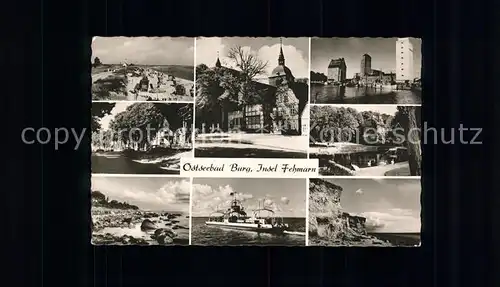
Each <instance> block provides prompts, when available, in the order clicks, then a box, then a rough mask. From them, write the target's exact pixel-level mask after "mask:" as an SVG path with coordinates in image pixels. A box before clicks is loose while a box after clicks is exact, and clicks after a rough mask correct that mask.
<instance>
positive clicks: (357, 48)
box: [311, 38, 422, 78]
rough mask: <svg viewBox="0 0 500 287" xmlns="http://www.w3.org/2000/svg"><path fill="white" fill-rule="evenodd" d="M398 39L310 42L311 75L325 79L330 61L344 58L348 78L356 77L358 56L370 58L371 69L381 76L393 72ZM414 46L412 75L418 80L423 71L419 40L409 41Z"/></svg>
mask: <svg viewBox="0 0 500 287" xmlns="http://www.w3.org/2000/svg"><path fill="white" fill-rule="evenodd" d="M396 40H397V38H312V39H311V71H314V72H319V73H323V74H325V75H326V71H327V68H328V64H329V63H330V60H331V59H338V58H344V59H345V62H346V66H347V78H352V77H353V76H354V74H355V73H359V71H360V66H361V56H362V55H363V54H368V55H370V56H371V57H372V69H375V70H382V71H384V72H391V71H392V72H395V71H396ZM410 41H411V43H412V44H413V63H414V75H415V77H419V76H420V75H421V68H422V55H421V45H422V40H420V39H417V38H410Z"/></svg>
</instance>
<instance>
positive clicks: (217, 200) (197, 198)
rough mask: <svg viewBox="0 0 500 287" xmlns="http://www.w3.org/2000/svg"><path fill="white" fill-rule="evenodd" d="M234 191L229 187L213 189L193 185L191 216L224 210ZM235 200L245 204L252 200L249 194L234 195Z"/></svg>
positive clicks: (203, 185) (202, 185)
mask: <svg viewBox="0 0 500 287" xmlns="http://www.w3.org/2000/svg"><path fill="white" fill-rule="evenodd" d="M234 192H235V191H234V189H233V188H232V187H231V186H230V185H225V186H219V187H217V188H213V187H211V186H209V185H206V184H193V215H195V216H207V215H209V214H210V213H212V212H214V211H216V210H219V209H222V208H225V206H226V205H228V204H229V203H230V202H231V200H232V198H233V195H231V194H233V193H234ZM236 198H237V199H238V200H240V201H242V202H245V201H247V200H249V199H252V198H253V195H251V194H244V193H238V192H237V193H236Z"/></svg>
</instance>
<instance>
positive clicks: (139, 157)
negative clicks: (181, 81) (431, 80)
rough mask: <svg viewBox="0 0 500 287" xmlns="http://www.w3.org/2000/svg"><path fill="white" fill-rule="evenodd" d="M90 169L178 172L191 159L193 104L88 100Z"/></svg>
mask: <svg viewBox="0 0 500 287" xmlns="http://www.w3.org/2000/svg"><path fill="white" fill-rule="evenodd" d="M91 127H92V145H91V147H92V156H91V163H92V173H96V174H180V160H181V158H184V157H187V158H189V157H191V158H192V157H193V142H192V139H193V104H189V103H158V102H94V103H92V123H91Z"/></svg>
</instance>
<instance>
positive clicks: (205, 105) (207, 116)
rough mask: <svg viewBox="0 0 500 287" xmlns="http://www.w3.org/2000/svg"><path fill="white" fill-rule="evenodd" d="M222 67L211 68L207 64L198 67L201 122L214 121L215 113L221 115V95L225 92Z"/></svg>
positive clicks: (198, 115) (199, 115) (198, 105)
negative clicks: (222, 85)
mask: <svg viewBox="0 0 500 287" xmlns="http://www.w3.org/2000/svg"><path fill="white" fill-rule="evenodd" d="M222 73H223V71H222V70H221V69H218V68H216V69H210V68H208V67H207V65H205V64H200V65H198V66H197V67H196V92H197V95H196V115H197V117H198V119H200V121H199V122H203V121H207V120H208V121H211V120H212V121H213V120H214V119H213V118H214V115H215V114H217V115H220V110H221V105H222V102H221V101H220V100H219V97H220V96H221V95H222V93H223V92H224V89H223V88H222V87H221V83H220V78H221V75H222Z"/></svg>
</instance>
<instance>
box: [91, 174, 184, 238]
mask: <svg viewBox="0 0 500 287" xmlns="http://www.w3.org/2000/svg"><path fill="white" fill-rule="evenodd" d="M190 191H191V182H190V180H189V179H186V178H168V177H97V176H92V192H91V198H92V211H91V214H92V221H91V224H92V244H94V245H188V244H189V220H190V218H189V199H190Z"/></svg>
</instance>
